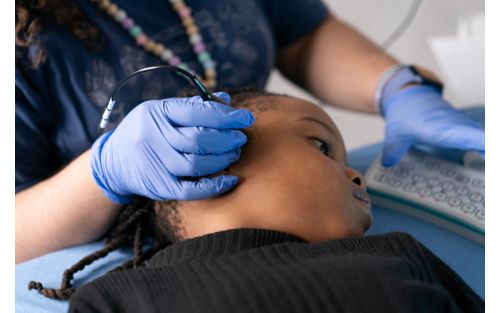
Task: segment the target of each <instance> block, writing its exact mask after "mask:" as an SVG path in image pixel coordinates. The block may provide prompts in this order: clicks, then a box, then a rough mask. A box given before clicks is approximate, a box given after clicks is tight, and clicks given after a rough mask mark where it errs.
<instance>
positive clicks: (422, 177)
mask: <svg viewBox="0 0 500 313" xmlns="http://www.w3.org/2000/svg"><path fill="white" fill-rule="evenodd" d="M411 178H412V179H413V181H414V182H416V183H420V182H424V181H426V179H427V178H426V177H425V175H422V174H420V173H415V174H413V175H412V176H411Z"/></svg>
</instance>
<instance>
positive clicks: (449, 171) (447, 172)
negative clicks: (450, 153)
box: [440, 167, 455, 178]
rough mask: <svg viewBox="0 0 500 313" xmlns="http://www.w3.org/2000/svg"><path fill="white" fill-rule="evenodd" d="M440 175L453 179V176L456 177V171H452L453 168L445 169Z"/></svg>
mask: <svg viewBox="0 0 500 313" xmlns="http://www.w3.org/2000/svg"><path fill="white" fill-rule="evenodd" d="M440 173H441V174H442V175H443V176H445V177H448V178H451V177H453V175H455V171H454V170H452V169H451V168H448V167H444V168H442V169H441V171H440Z"/></svg>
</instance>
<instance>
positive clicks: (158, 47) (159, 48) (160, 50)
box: [153, 43, 165, 56]
mask: <svg viewBox="0 0 500 313" xmlns="http://www.w3.org/2000/svg"><path fill="white" fill-rule="evenodd" d="M163 51H165V46H164V45H162V44H161V43H155V47H154V48H153V53H154V54H156V55H158V56H161V54H162V53H163Z"/></svg>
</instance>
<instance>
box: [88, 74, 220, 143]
mask: <svg viewBox="0 0 500 313" xmlns="http://www.w3.org/2000/svg"><path fill="white" fill-rule="evenodd" d="M153 70H167V71H171V72H173V73H175V74H177V75H178V76H180V77H183V78H184V79H186V80H187V81H188V82H189V83H190V84H191V85H192V86H193V87H194V88H196V90H197V91H198V93H199V95H200V96H201V98H202V99H203V100H204V101H216V102H219V103H222V104H226V105H228V103H226V101H224V100H223V99H221V98H220V97H217V96H215V95H213V94H211V93H210V92H209V91H208V89H207V87H205V86H204V85H203V84H202V83H201V81H200V80H199V79H198V78H197V77H196V76H195V75H194V74H192V73H191V72H189V71H187V70H185V69H183V68H180V67H177V66H170V65H158V66H151V67H145V68H142V69H140V70H138V71H135V72H133V73H132V74H130V75H128V76H127V77H125V78H123V79H122V80H121V81H120V82H119V83H118V85H117V86H116V87H115V90H114V91H113V93H112V94H111V97H110V98H109V102H108V105H107V106H106V109H105V110H104V112H103V114H102V117H101V122H100V123H99V128H98V130H97V134H98V135H102V134H103V133H104V130H105V128H106V125H107V124H108V119H109V116H110V115H111V112H112V111H113V107H114V105H115V102H116V96H117V94H118V92H119V90H120V88H121V87H122V86H123V85H124V84H125V83H126V82H127V81H129V80H130V79H131V78H133V77H134V76H136V75H139V74H142V73H145V72H149V71H153Z"/></svg>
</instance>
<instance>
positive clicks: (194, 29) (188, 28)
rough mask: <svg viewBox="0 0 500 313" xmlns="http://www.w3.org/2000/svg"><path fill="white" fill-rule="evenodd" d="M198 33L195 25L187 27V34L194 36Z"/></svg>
mask: <svg viewBox="0 0 500 313" xmlns="http://www.w3.org/2000/svg"><path fill="white" fill-rule="evenodd" d="M197 32H198V27H196V25H194V24H193V25H190V26H188V27H186V33H188V35H191V34H194V33H197Z"/></svg>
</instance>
